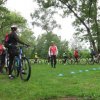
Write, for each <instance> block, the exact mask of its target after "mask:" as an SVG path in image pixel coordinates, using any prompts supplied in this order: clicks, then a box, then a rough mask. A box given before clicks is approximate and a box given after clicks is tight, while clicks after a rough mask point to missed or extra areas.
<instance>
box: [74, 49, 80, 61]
mask: <svg viewBox="0 0 100 100" xmlns="http://www.w3.org/2000/svg"><path fill="white" fill-rule="evenodd" d="M74 58H75V62H78V58H79V52H78V49H77V48H75V50H74Z"/></svg>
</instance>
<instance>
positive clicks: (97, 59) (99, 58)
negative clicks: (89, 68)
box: [87, 54, 100, 65]
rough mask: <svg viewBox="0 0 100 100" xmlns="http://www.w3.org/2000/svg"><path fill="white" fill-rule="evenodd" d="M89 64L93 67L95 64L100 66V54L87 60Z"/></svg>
mask: <svg viewBox="0 0 100 100" xmlns="http://www.w3.org/2000/svg"><path fill="white" fill-rule="evenodd" d="M87 62H88V64H90V65H93V64H95V63H96V64H100V54H98V55H95V56H93V57H90V58H88V60H87Z"/></svg>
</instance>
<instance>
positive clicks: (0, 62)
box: [0, 52, 5, 72]
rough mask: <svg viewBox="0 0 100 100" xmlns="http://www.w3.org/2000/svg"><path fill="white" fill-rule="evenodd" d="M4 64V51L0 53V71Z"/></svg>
mask: <svg viewBox="0 0 100 100" xmlns="http://www.w3.org/2000/svg"><path fill="white" fill-rule="evenodd" d="M4 65H5V52H3V53H2V54H1V55H0V72H2V69H3V67H4Z"/></svg>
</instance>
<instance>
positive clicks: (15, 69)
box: [12, 57, 19, 77]
mask: <svg viewBox="0 0 100 100" xmlns="http://www.w3.org/2000/svg"><path fill="white" fill-rule="evenodd" d="M12 75H13V76H14V77H18V76H19V63H18V59H17V58H16V57H15V58H14V61H13V67H12Z"/></svg>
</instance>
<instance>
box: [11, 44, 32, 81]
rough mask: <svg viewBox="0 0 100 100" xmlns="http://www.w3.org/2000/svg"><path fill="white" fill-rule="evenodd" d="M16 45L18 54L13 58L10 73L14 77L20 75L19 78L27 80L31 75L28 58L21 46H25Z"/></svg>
mask: <svg viewBox="0 0 100 100" xmlns="http://www.w3.org/2000/svg"><path fill="white" fill-rule="evenodd" d="M17 47H18V50H19V54H18V56H15V58H14V62H13V67H12V75H13V76H15V77H18V76H19V75H20V78H21V79H22V80H23V81H28V80H29V79H30V76H31V66H30V62H29V59H28V58H27V57H26V56H25V54H24V53H23V48H26V46H24V45H22V46H17Z"/></svg>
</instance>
